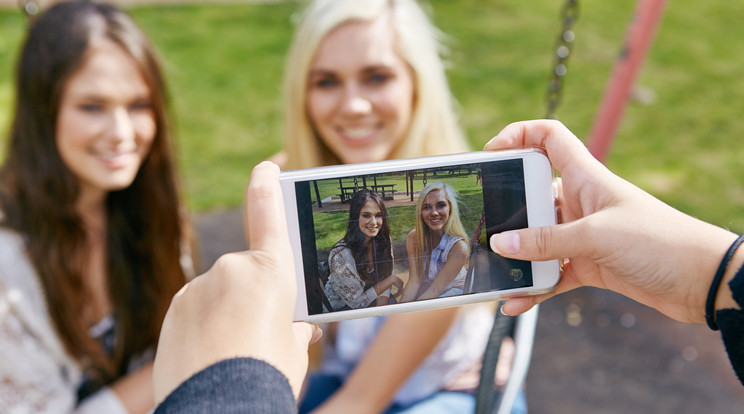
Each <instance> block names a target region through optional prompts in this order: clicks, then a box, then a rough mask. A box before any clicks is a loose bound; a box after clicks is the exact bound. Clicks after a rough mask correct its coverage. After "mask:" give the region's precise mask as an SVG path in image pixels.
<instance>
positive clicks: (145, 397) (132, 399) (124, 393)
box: [111, 363, 155, 414]
mask: <svg viewBox="0 0 744 414" xmlns="http://www.w3.org/2000/svg"><path fill="white" fill-rule="evenodd" d="M111 391H113V392H114V394H116V396H117V397H118V398H119V400H121V402H122V404H124V407H126V409H127V411H128V412H129V413H130V414H132V413H147V412H150V410H152V407H153V405H154V403H155V400H154V396H153V389H152V363H150V364H147V365H146V366H144V367H143V368H141V369H139V370H138V371H136V372H133V373H131V374H129V375H127V376H126V377H124V378H122V379H120V380H118V381H116V382H115V383H114V384H113V385H111Z"/></svg>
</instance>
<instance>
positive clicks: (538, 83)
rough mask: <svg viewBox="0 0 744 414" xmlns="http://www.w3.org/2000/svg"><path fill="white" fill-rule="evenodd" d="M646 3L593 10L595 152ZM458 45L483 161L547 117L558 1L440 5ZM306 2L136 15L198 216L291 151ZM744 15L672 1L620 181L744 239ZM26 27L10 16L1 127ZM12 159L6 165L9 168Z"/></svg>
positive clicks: (470, 129)
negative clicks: (258, 167)
mask: <svg viewBox="0 0 744 414" xmlns="http://www.w3.org/2000/svg"><path fill="white" fill-rule="evenodd" d="M634 3H635V2H631V1H627V2H610V1H598V0H584V1H582V2H581V6H582V9H581V14H580V16H579V20H578V22H577V24H576V26H575V31H576V36H577V37H576V44H575V47H574V53H573V56H572V57H571V59H570V62H569V73H568V76H567V77H566V83H565V93H564V101H563V104H562V106H561V107H560V109H559V111H558V113H559V115H560V117H561V120H562V121H563V122H564V123H566V125H567V126H568V127H569V128H571V129H572V130H573V131H574V132H576V134H577V135H578V136H579V137H581V138H584V137H585V136H586V135H587V134H588V132H589V130H590V128H591V124H592V119H593V116H594V113H595V111H596V108H597V106H598V104H599V102H600V99H601V96H602V92H603V90H604V88H605V85H606V83H607V79H608V77H609V74H610V71H611V68H612V65H613V63H614V60H615V57H616V56H617V54H618V52H619V50H620V47H621V45H622V43H623V37H624V33H625V29H626V26H627V24H628V22H629V21H630V18H631V15H632V12H633V8H634ZM431 4H432V10H433V18H434V21H435V22H436V24H437V25H438V26H439V27H440V28H441V29H442V30H443V31H444V32H446V33H447V34H448V35H449V36H450V40H451V42H450V43H449V46H450V49H451V50H452V54H451V56H450V59H449V60H450V63H451V69H450V70H449V73H448V75H449V78H450V81H451V84H452V88H453V91H454V93H455V95H456V96H457V98H458V101H459V103H460V112H461V121H462V124H463V126H464V128H465V130H466V132H467V134H468V137H469V140H470V143H471V144H472V145H473V147H474V148H480V147H481V146H482V145H483V144H484V143H485V142H486V141H487V140H488V139H489V138H490V137H492V136H493V135H495V134H496V133H497V132H498V131H499V130H500V129H501V128H502V127H503V126H504V125H505V124H507V123H509V122H512V121H516V120H522V119H530V118H539V117H542V116H544V114H545V111H546V110H545V89H546V85H547V82H548V76H549V71H550V66H551V64H552V52H553V47H554V41H555V38H556V35H557V33H558V30H559V27H560V20H559V11H560V7H561V5H562V2H556V1H552V0H532V1H528V2H524V1H518V0H502V1H498V2H485V1H477V0H461V1H457V2H453V1H448V0H432V2H431ZM297 8H298V3H295V2H281V3H271V4H215V5H188V6H162V5H161V6H141V7H136V8H132V9H130V10H131V12H132V14H133V15H134V17H135V18H136V19H137V21H138V22H140V24H141V25H142V27H143V28H144V30H145V31H146V32H147V33H148V34H149V35H150V36H151V37H152V39H153V41H154V43H156V44H157V45H158V46H159V49H160V51H161V55H162V56H163V58H164V61H165V66H166V72H167V75H168V78H169V81H170V86H171V91H172V96H173V100H174V104H175V106H174V109H175V113H176V115H177V117H178V120H179V122H178V132H179V138H180V140H179V148H178V149H179V154H180V165H181V170H182V173H183V176H184V178H185V185H186V189H187V201H188V203H189V206H190V207H191V208H192V209H194V210H195V211H197V212H198V211H205V210H210V209H215V208H234V207H237V206H238V205H239V204H240V202H241V200H242V197H243V190H244V186H245V183H246V182H247V180H248V175H249V172H250V169H251V167H252V166H253V165H255V164H256V163H257V162H259V161H260V160H262V159H264V158H266V157H267V156H269V155H271V154H272V153H274V152H276V151H278V150H279V149H280V148H281V145H282V144H281V141H282V140H281V136H280V135H281V107H280V84H281V77H282V71H283V57H284V53H285V51H286V49H287V47H288V45H289V41H290V38H291V33H292V24H291V19H290V17H291V15H292V13H293V12H294V11H296V10H297ZM742 15H744V3H741V2H736V1H729V0H711V1H707V2H686V3H684V4H682V3H677V2H669V4H668V6H667V11H666V14H665V18H664V21H663V22H662V25H661V27H660V30H659V32H658V34H657V37H656V40H655V43H654V45H653V47H652V49H651V51H650V54H649V57H648V59H647V61H646V62H645V66H644V69H643V71H642V73H641V75H640V78H639V80H638V83H639V84H640V85H642V86H644V87H647V88H650V89H652V90H653V91H654V92H655V94H656V101H655V102H653V103H652V104H645V105H643V104H640V103H635V102H634V103H631V104H630V105H629V106H628V108H627V110H626V112H625V114H624V118H623V123H622V126H621V128H620V130H619V132H618V135H617V138H616V140H615V143H614V146H613V148H612V152H611V154H610V157H609V159H608V166H609V167H610V168H611V169H612V170H613V171H615V172H617V173H618V174H620V175H622V176H624V177H626V178H628V179H629V180H630V181H632V182H634V183H636V184H638V185H639V186H641V187H642V188H644V189H646V190H648V191H650V192H651V193H652V194H654V195H656V196H658V197H660V198H661V199H663V200H664V201H666V202H668V203H670V204H671V205H673V206H674V207H677V208H680V209H682V210H683V211H686V212H688V213H690V214H692V215H695V216H697V217H699V218H701V219H704V220H707V221H711V222H714V223H717V224H719V225H722V226H726V227H729V228H731V229H732V230H734V231H737V232H744V214H743V212H744V208H742V207H743V206H744V168H741V166H742V161H741V160H742V159H744V145H742V144H741V142H742V137H744V117H742V113H741V112H742V104H741V102H742V100H744V81H742V80H741V74H742V71H743V69H742V68H744V54H741V53H736V51H737V50H738V48H737V46H738V45H739V42H740V39H743V38H744V26H742V25H740V24H738V20H737V19H738V18H739V17H740V16H742ZM23 27H24V22H23V19H22V18H21V17H20V16H19V15H18V13H17V12H15V11H5V10H3V11H0V128H2V130H3V131H5V130H7V125H8V115H9V112H10V105H11V102H10V100H11V98H10V95H11V88H10V86H9V85H10V82H11V73H12V70H11V67H12V62H13V61H14V60H15V56H16V53H17V49H18V46H19V42H20V38H21V36H22V30H23ZM0 156H1V153H0Z"/></svg>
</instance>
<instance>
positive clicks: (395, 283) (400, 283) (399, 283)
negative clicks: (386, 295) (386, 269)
mask: <svg viewBox="0 0 744 414" xmlns="http://www.w3.org/2000/svg"><path fill="white" fill-rule="evenodd" d="M391 277H392V278H393V286H395V287H397V288H398V291H399V292H400V291H401V290H403V280H401V279H400V278H399V277H398V276H395V275H392V276H391Z"/></svg>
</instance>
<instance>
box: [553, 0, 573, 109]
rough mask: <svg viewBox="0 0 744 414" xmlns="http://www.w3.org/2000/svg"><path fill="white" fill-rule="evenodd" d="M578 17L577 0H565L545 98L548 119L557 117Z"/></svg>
mask: <svg viewBox="0 0 744 414" xmlns="http://www.w3.org/2000/svg"><path fill="white" fill-rule="evenodd" d="M578 18H579V0H566V4H564V5H563V8H562V9H561V19H562V20H563V27H562V28H561V32H560V33H559V35H558V38H557V39H556V42H555V56H554V60H553V73H552V74H551V79H550V83H548V91H547V95H546V100H547V104H548V111H547V114H546V115H545V117H546V118H549V119H558V115H557V114H556V111H557V109H558V106H559V105H560V103H561V99H562V98H563V79H564V77H565V76H566V73H568V68H567V66H566V65H567V64H568V58H569V57H570V56H571V49H572V47H573V43H574V40H575V38H576V35H575V34H574V32H573V30H572V29H573V25H574V23H576V20H577V19H578Z"/></svg>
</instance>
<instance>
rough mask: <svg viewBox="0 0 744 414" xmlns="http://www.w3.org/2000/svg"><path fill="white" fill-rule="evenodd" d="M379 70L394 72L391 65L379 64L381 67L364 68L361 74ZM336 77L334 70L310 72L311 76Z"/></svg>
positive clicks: (314, 70)
mask: <svg viewBox="0 0 744 414" xmlns="http://www.w3.org/2000/svg"><path fill="white" fill-rule="evenodd" d="M379 70H385V71H392V70H393V67H392V66H390V65H385V64H379V65H369V66H365V67H364V68H362V70H361V73H363V74H368V73H372V72H377V71H379ZM329 75H330V76H336V72H335V71H334V70H333V69H325V68H318V69H311V70H310V76H311V77H312V76H329Z"/></svg>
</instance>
